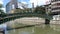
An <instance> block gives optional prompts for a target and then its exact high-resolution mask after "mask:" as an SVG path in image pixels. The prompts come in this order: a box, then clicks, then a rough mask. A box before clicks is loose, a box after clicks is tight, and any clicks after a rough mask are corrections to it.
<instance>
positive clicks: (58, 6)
mask: <svg viewBox="0 0 60 34" xmlns="http://www.w3.org/2000/svg"><path fill="white" fill-rule="evenodd" d="M51 9H52V11H51V12H52V13H53V14H60V0H51Z"/></svg>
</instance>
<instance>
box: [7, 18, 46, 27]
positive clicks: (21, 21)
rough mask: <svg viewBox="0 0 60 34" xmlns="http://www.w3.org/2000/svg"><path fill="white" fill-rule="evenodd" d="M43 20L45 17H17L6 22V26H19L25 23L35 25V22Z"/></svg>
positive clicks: (39, 22)
mask: <svg viewBox="0 0 60 34" xmlns="http://www.w3.org/2000/svg"><path fill="white" fill-rule="evenodd" d="M44 22H45V19H43V18H38V17H25V18H19V19H16V20H12V21H9V22H6V23H7V26H9V27H20V26H25V25H36V24H42V23H44Z"/></svg>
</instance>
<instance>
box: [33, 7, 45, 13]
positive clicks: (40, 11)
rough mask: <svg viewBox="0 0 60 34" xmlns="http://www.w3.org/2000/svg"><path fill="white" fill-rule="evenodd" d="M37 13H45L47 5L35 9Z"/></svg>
mask: <svg viewBox="0 0 60 34" xmlns="http://www.w3.org/2000/svg"><path fill="white" fill-rule="evenodd" d="M34 12H35V13H39V14H45V13H46V11H45V7H42V6H37V7H36V8H35V10H34Z"/></svg>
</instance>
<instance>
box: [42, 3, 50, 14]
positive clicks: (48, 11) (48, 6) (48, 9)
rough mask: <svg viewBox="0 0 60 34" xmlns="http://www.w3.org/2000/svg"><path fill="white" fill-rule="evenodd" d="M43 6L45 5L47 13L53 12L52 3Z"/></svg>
mask: <svg viewBox="0 0 60 34" xmlns="http://www.w3.org/2000/svg"><path fill="white" fill-rule="evenodd" d="M43 7H45V10H46V14H49V13H50V12H51V3H50V4H46V5H43Z"/></svg>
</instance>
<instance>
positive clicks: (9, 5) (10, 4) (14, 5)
mask: <svg viewBox="0 0 60 34" xmlns="http://www.w3.org/2000/svg"><path fill="white" fill-rule="evenodd" d="M27 7H28V4H24V3H21V2H18V1H17V0H11V1H10V2H8V3H7V5H6V13H7V14H9V13H12V11H13V10H15V9H17V8H20V9H25V8H27ZM11 10H12V11H11Z"/></svg>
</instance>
